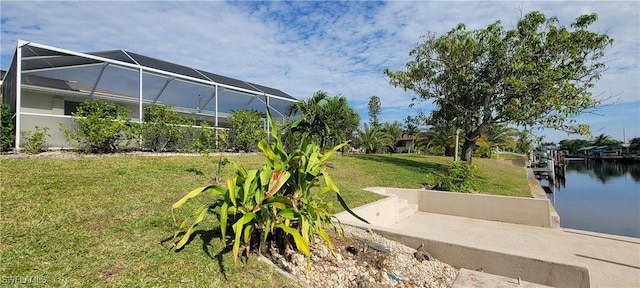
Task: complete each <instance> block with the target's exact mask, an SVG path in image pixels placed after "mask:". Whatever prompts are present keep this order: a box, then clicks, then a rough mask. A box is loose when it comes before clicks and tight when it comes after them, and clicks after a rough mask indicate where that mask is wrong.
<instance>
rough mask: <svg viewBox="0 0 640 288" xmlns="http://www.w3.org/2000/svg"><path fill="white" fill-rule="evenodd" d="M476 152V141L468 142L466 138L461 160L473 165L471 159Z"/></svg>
mask: <svg viewBox="0 0 640 288" xmlns="http://www.w3.org/2000/svg"><path fill="white" fill-rule="evenodd" d="M474 150H476V140H468V139H466V137H465V140H464V145H462V156H461V157H460V160H462V161H465V162H467V164H471V158H472V156H473V151H474Z"/></svg>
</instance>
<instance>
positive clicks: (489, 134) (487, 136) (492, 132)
mask: <svg viewBox="0 0 640 288" xmlns="http://www.w3.org/2000/svg"><path fill="white" fill-rule="evenodd" d="M515 131H517V130H516V129H515V128H510V127H507V125H504V124H495V125H491V126H489V127H488V128H487V130H486V132H485V133H484V134H482V136H481V137H480V139H478V142H476V146H478V147H480V148H481V149H483V150H486V153H487V156H488V157H489V158H491V156H492V154H493V150H494V149H496V148H498V147H501V146H507V145H508V143H509V140H511V137H512V135H513V134H514V133H515Z"/></svg>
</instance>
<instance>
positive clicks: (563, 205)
mask: <svg viewBox="0 0 640 288" xmlns="http://www.w3.org/2000/svg"><path fill="white" fill-rule="evenodd" d="M545 182H546V181H545ZM543 185H545V184H543ZM553 186H554V187H553V190H554V193H547V197H548V198H549V199H550V200H551V202H552V203H553V205H554V207H555V208H556V210H557V212H558V214H560V226H562V227H564V228H573V229H580V230H587V231H594V232H601V233H607V234H616V235H622V236H631V237H638V238H640V164H638V163H637V162H636V163H635V164H620V163H607V162H604V163H603V162H596V161H585V160H576V161H568V164H567V170H566V174H565V178H564V180H561V179H558V180H556V181H555V183H554V184H553Z"/></svg>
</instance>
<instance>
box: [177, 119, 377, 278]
mask: <svg viewBox="0 0 640 288" xmlns="http://www.w3.org/2000/svg"><path fill="white" fill-rule="evenodd" d="M268 118H269V122H270V124H271V127H272V129H271V137H272V139H273V142H272V143H271V144H269V143H268V142H267V140H265V139H262V140H260V142H259V143H258V148H259V149H260V150H261V151H262V152H263V154H264V156H265V158H266V163H265V164H264V165H263V166H262V167H260V168H259V169H253V170H248V171H247V170H246V169H245V168H243V167H241V166H239V165H237V164H235V163H233V162H232V163H233V165H234V167H235V170H236V176H235V177H233V178H231V179H228V180H227V187H226V188H225V187H222V186H218V185H210V186H206V187H200V188H197V189H195V190H193V191H191V192H190V193H188V194H187V195H185V196H184V197H183V198H182V199H180V200H179V201H178V202H176V203H174V204H173V206H172V208H171V211H172V215H173V210H174V209H177V208H179V207H181V206H182V205H184V204H185V203H186V202H187V201H188V200H189V199H191V198H194V197H196V196H198V195H200V194H203V193H205V194H209V195H212V196H214V197H215V200H214V202H212V203H208V204H205V205H203V206H200V207H199V208H197V209H196V210H195V211H194V213H193V214H192V215H191V216H190V217H188V218H186V219H185V220H184V221H182V223H181V225H180V226H179V230H181V231H184V229H185V228H186V231H184V232H185V234H184V235H183V236H182V238H181V239H180V240H179V241H178V242H177V243H176V245H175V248H176V249H180V248H182V247H183V246H184V245H185V244H186V243H187V241H188V240H189V238H190V237H191V236H192V234H193V233H194V232H195V231H196V229H197V226H198V225H199V224H200V223H201V222H202V221H204V219H205V218H206V216H207V215H210V214H213V213H215V214H217V216H218V218H219V223H220V230H221V238H222V239H223V241H224V240H225V239H226V234H227V232H226V231H227V225H228V222H233V224H231V227H232V229H233V234H234V239H235V240H234V241H233V248H232V251H233V259H234V263H236V261H237V258H238V254H239V250H240V244H241V242H242V243H244V247H245V252H246V253H248V252H249V250H250V248H251V243H256V242H255V240H257V241H258V242H259V243H260V244H259V245H258V253H260V252H261V251H262V249H263V248H264V247H266V246H265V245H266V243H267V241H272V242H273V243H274V244H275V245H277V246H278V247H280V248H282V249H284V250H287V249H289V248H290V246H291V240H293V242H294V243H295V247H296V248H297V250H299V251H300V252H302V253H304V254H305V255H306V257H307V264H308V265H309V263H310V261H309V259H310V258H309V255H310V248H309V247H310V245H311V244H313V243H314V241H315V237H316V235H317V236H319V237H320V238H322V239H323V240H324V241H326V242H327V243H328V245H329V247H330V248H332V244H331V243H332V242H331V239H330V238H329V236H328V234H327V232H326V228H329V227H333V228H340V224H339V222H335V221H334V220H336V219H335V217H334V216H333V214H332V213H331V212H330V208H331V206H332V203H331V202H326V201H325V200H324V198H323V197H322V196H323V195H324V194H326V193H330V192H334V193H336V195H337V198H338V201H339V202H340V204H341V205H342V207H344V208H345V210H346V211H348V212H349V213H351V214H352V215H354V216H355V217H357V218H359V219H360V220H362V221H365V220H364V219H362V218H360V217H359V216H357V215H356V214H355V213H353V212H352V211H351V209H349V207H348V206H347V205H346V203H345V202H344V200H343V198H342V195H341V194H340V192H339V189H338V186H337V185H336V184H335V183H334V182H333V180H332V178H331V177H330V176H329V174H328V173H327V170H326V169H325V167H324V166H323V162H324V161H326V160H327V159H328V158H329V157H330V156H331V155H332V154H333V153H334V152H335V151H337V150H338V149H340V148H341V147H342V146H344V145H346V143H342V144H340V145H337V146H335V147H333V149H331V150H330V151H328V152H327V153H324V154H323V153H321V152H320V148H319V147H318V146H317V145H314V144H310V143H307V142H306V140H305V139H306V138H304V137H303V138H302V139H301V141H300V145H299V146H298V147H297V148H296V149H294V150H292V151H291V152H287V151H286V150H285V148H284V144H283V141H282V140H281V138H280V135H279V133H278V129H277V126H276V125H275V123H274V121H273V118H272V117H271V115H270V114H269V115H268ZM321 178H322V179H324V181H323V182H321V181H320V179H321ZM174 222H175V216H174ZM365 222H366V221H365ZM336 223H337V224H336ZM176 225H177V222H176ZM179 232H180V231H178V232H176V236H177V235H178V233H179ZM281 251H283V250H281ZM308 267H309V266H308Z"/></svg>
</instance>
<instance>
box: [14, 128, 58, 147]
mask: <svg viewBox="0 0 640 288" xmlns="http://www.w3.org/2000/svg"><path fill="white" fill-rule="evenodd" d="M34 128H35V131H31V130H28V131H22V132H21V133H20V134H21V135H22V138H23V139H24V143H22V145H21V146H22V147H21V148H22V150H23V151H24V152H25V153H27V154H39V153H40V152H42V150H44V147H45V145H46V144H47V139H46V138H47V137H50V136H51V135H49V133H48V132H49V127H40V126H35V127H34Z"/></svg>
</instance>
